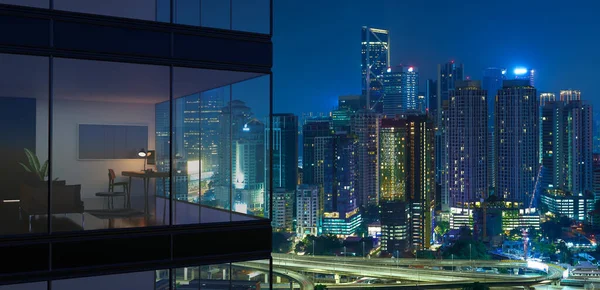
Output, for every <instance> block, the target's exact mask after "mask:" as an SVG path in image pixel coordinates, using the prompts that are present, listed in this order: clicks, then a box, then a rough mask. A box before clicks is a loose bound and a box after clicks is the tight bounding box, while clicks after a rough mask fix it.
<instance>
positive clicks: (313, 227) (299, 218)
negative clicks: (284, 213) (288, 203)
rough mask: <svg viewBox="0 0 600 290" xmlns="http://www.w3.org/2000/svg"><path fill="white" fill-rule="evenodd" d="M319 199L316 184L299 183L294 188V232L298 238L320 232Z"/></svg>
mask: <svg viewBox="0 0 600 290" xmlns="http://www.w3.org/2000/svg"><path fill="white" fill-rule="evenodd" d="M320 200H321V198H320V196H319V188H318V187H317V186H316V185H307V184H300V185H298V187H297V188H296V234H297V236H298V237H299V238H303V237H304V236H306V235H313V236H316V235H319V234H320V226H321V221H320V220H321V212H320V209H321V208H322V205H321V204H320Z"/></svg>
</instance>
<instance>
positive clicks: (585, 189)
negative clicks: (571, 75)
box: [542, 91, 593, 220]
mask: <svg viewBox="0 0 600 290" xmlns="http://www.w3.org/2000/svg"><path fill="white" fill-rule="evenodd" d="M561 93H562V91H561ZM561 99H562V98H561ZM568 99H569V98H564V101H554V102H548V103H546V104H545V105H544V106H543V107H542V134H543V139H542V141H543V148H542V149H543V154H542V164H543V166H544V171H543V175H542V189H543V191H544V196H543V198H542V200H543V201H544V202H545V203H546V204H547V205H548V207H549V209H550V211H552V212H554V213H555V214H560V215H567V216H568V217H569V218H573V219H576V220H583V219H584V217H585V215H586V213H587V211H589V210H591V208H588V205H589V204H590V203H591V202H590V201H589V200H590V199H591V200H592V202H593V196H592V192H593V186H592V185H593V184H592V181H593V158H592V157H593V156H592V151H593V150H592V136H593V134H592V108H591V106H590V105H589V104H587V103H585V102H583V101H580V100H578V98H577V99H575V100H573V99H571V100H570V101H566V100H568ZM575 199H577V200H580V201H581V202H577V203H574V204H573V201H574V200H575ZM565 203H566V204H570V206H568V207H564V206H563V204H565Z"/></svg>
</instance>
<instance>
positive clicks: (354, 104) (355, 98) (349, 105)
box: [338, 95, 367, 112]
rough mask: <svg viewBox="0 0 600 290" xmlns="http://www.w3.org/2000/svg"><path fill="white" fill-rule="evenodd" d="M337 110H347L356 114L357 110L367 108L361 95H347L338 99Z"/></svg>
mask: <svg viewBox="0 0 600 290" xmlns="http://www.w3.org/2000/svg"><path fill="white" fill-rule="evenodd" d="M338 108H339V109H348V110H349V111H352V112H356V111H359V110H365V109H366V108H367V104H366V100H365V96H362V95H347V96H339V97H338Z"/></svg>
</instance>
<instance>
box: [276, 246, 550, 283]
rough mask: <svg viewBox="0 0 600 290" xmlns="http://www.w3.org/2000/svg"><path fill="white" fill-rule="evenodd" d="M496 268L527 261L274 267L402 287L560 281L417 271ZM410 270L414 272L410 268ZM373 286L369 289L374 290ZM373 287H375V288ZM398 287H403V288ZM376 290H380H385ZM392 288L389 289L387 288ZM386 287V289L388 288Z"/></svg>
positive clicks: (336, 260) (283, 258) (300, 262)
mask: <svg viewBox="0 0 600 290" xmlns="http://www.w3.org/2000/svg"><path fill="white" fill-rule="evenodd" d="M453 265H454V266H455V267H457V268H458V267H470V266H471V265H473V266H476V267H493V268H526V267H527V262H525V261H494V260H473V261H469V260H454V261H452V260H427V259H421V260H417V259H390V258H372V259H365V258H356V257H332V256H315V257H312V256H297V255H285V254H273V266H274V269H276V268H284V269H290V270H293V271H297V272H305V273H328V274H332V273H335V274H342V275H349V276H358V277H374V278H382V279H393V280H398V281H404V282H405V284H404V285H402V286H408V285H410V284H413V283H414V284H413V285H415V284H418V283H420V284H419V285H422V286H425V284H428V285H429V286H432V287H434V286H435V285H450V284H455V285H457V286H458V285H461V284H464V283H472V282H475V281H477V282H483V283H488V284H490V285H491V284H497V285H511V284H515V285H517V284H519V283H521V284H533V283H540V282H543V281H544V280H554V279H560V277H562V270H561V269H560V268H559V267H555V266H551V267H549V268H548V269H549V273H548V274H547V275H544V274H539V275H527V276H517V275H504V274H491V273H482V272H460V271H448V270H432V269H419V268H418V267H424V266H426V267H441V266H448V267H450V266H453ZM409 267H411V268H409ZM331 286H332V287H331V288H349V289H350V288H355V287H358V286H353V285H349V284H345V285H342V284H337V285H331ZM371 286H372V285H369V287H371ZM373 286H374V285H373ZM397 286H401V285H400V284H399V285H397ZM382 287H383V285H381V287H379V286H378V287H377V288H382ZM386 287H387V288H390V285H387V286H386ZM386 287H383V288H386Z"/></svg>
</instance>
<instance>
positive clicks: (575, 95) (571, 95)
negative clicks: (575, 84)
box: [560, 90, 581, 103]
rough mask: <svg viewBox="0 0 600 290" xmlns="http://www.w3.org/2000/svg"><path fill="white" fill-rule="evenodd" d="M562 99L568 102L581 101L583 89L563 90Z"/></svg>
mask: <svg viewBox="0 0 600 290" xmlns="http://www.w3.org/2000/svg"><path fill="white" fill-rule="evenodd" d="M560 100H561V101H563V102H566V103H570V102H572V101H581V91H579V90H561V91H560Z"/></svg>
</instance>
